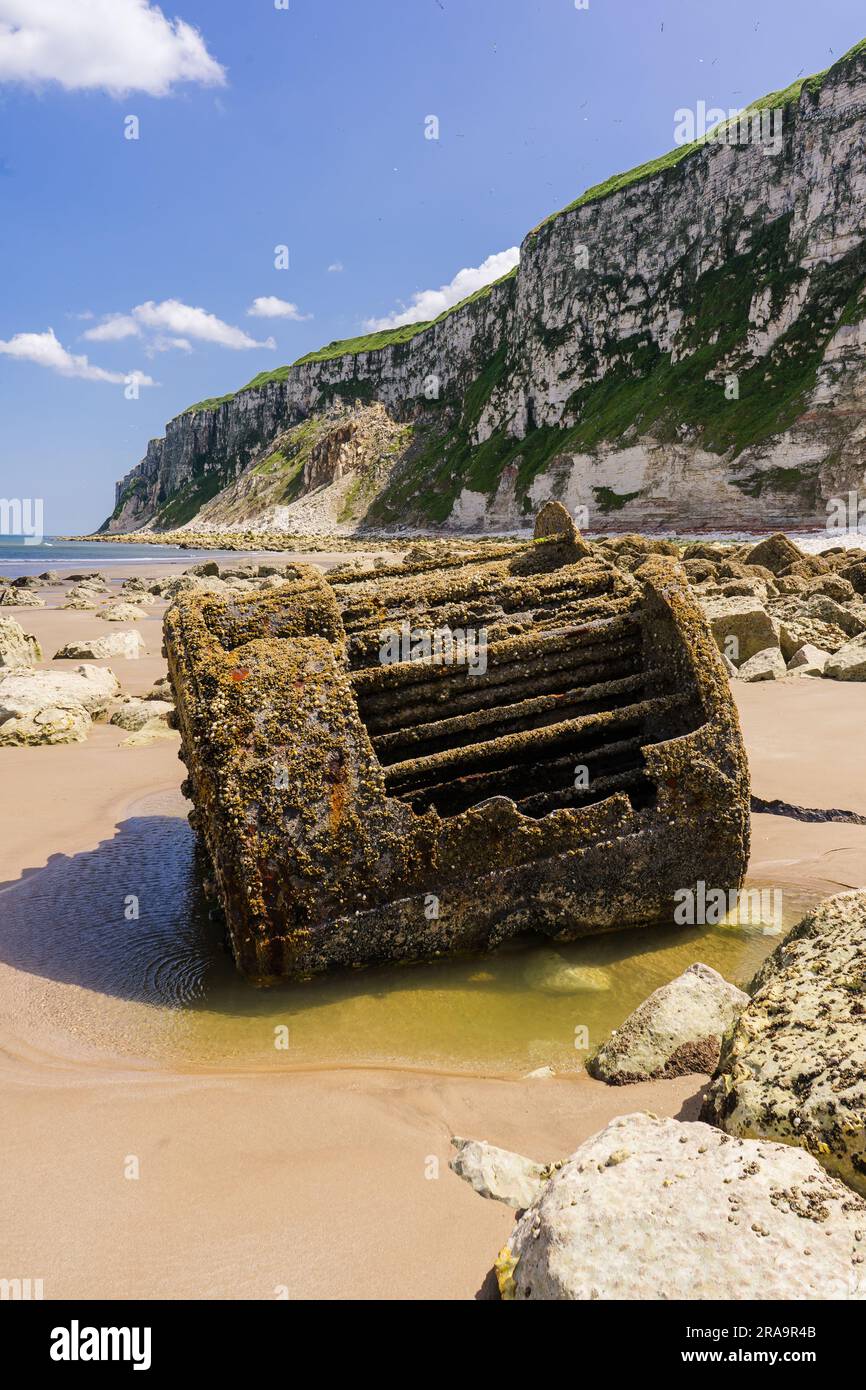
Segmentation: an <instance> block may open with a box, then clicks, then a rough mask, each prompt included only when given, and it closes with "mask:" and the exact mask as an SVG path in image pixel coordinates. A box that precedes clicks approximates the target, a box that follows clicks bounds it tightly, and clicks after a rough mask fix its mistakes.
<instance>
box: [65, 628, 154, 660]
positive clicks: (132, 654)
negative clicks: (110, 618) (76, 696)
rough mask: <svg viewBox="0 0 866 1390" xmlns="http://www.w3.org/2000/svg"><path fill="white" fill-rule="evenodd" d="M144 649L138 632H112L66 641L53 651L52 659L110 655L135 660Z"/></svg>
mask: <svg viewBox="0 0 866 1390" xmlns="http://www.w3.org/2000/svg"><path fill="white" fill-rule="evenodd" d="M146 651H147V648H146V647H145V645H144V641H143V639H142V636H141V633H140V632H112V633H110V634H109V636H108V637H88V638H82V639H81V640H80V641H76V642H67V643H66V645H65V646H64V647H61V648H60V650H59V651H56V652H55V653H54V660H55V661H81V660H87V659H92V660H94V661H105V660H107V659H108V658H109V657H112V656H121V657H124V658H126V660H128V661H137V660H138V658H139V657H141V656H144V655H145V654H146Z"/></svg>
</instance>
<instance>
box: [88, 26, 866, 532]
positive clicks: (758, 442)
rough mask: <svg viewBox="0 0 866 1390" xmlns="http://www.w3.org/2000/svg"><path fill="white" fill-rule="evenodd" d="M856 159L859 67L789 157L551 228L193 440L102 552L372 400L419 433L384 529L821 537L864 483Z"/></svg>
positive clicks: (812, 107)
mask: <svg viewBox="0 0 866 1390" xmlns="http://www.w3.org/2000/svg"><path fill="white" fill-rule="evenodd" d="M864 136H866V55H864V54H860V53H858V52H856V51H853V52H852V54H851V55H848V56H847V57H846V58H845V59H843V60H841V61H840V62H839V63H838V64H836V66H835V67H834V68H833V69H831V70H830V72H829V73H828V74H827V75H826V76H825V78H824V79H823V81H822V82H820V83H817V82H816V83H812V84H811V85H807V86H804V88H803V89H802V90H801V92H800V95H799V97H798V98H796V99H795V100H794V101H793V102H792V103H791V104H790V105H787V106H785V108H784V111H783V117H782V138H781V148H780V149H779V152H778V153H776V154H769V153H766V152H765V150H764V148H763V147H761V146H760V145H758V144H752V145H739V146H728V145H722V144H708V145H705V146H703V147H701V148H699V149H697V150H695V151H693V152H691V153H689V154H687V155H686V156H685V157H684V158H683V159H681V160H680V161H679V162H678V163H676V164H672V165H669V166H668V167H665V168H663V169H661V170H660V171H658V172H655V173H651V174H650V175H649V176H645V177H642V178H641V179H639V180H637V181H633V182H631V183H630V184H627V185H626V186H624V187H622V188H620V189H619V191H615V192H612V193H609V194H607V195H606V196H603V197H596V198H594V199H591V200H589V201H586V202H585V203H583V205H581V206H577V207H575V208H573V209H571V210H566V211H564V212H563V213H560V214H559V215H557V216H555V217H553V218H551V219H550V220H548V221H547V222H546V223H544V224H542V225H541V226H540V227H539V228H537V229H536V230H535V231H534V232H531V233H530V234H529V236H527V237H526V239H525V240H524V243H523V246H522V248H521V261H520V267H519V271H518V274H517V275H516V276H514V277H511V278H509V279H507V280H505V281H502V282H500V283H499V284H497V285H495V286H493V287H491V289H490V290H489V292H488V293H487V294H483V295H482V296H480V297H478V298H476V299H474V300H472V301H469V302H467V303H466V304H465V305H464V306H462V307H460V308H458V309H456V310H454V311H453V312H452V313H450V314H449V315H447V316H446V317H445V318H444V319H442V320H440V321H438V322H437V323H435V324H432V325H430V326H429V327H427V328H426V329H424V330H422V331H421V332H419V333H418V334H417V335H416V336H415V337H414V338H412V339H410V340H409V341H408V342H405V343H397V344H394V345H392V346H389V347H385V348H382V349H379V350H377V351H368V352H363V353H357V354H346V355H343V356H337V357H334V358H331V359H330V360H319V361H312V362H302V363H300V364H298V365H296V366H295V367H292V368H290V369H289V371H288V373H287V375H286V377H285V379H284V380H277V381H273V382H271V383H269V384H267V385H265V386H262V387H260V388H257V389H253V390H245V391H242V392H239V393H238V394H237V395H236V396H234V397H233V398H232V399H230V400H228V401H226V402H224V403H223V404H221V405H218V406H216V407H215V408H213V409H210V410H199V411H196V412H192V413H190V412H188V413H186V414H185V415H181V416H178V417H177V419H175V420H173V421H171V422H170V423H169V425H168V427H167V430H166V436H165V439H164V440H156V441H152V442H151V444H150V445H149V447H148V452H147V455H146V457H145V459H144V460H143V462H142V463H141V464H139V465H138V467H137V468H136V469H133V470H132V472H131V473H130V474H128V475H127V476H126V478H124V479H123V480H122V482H121V483H119V484H118V507H117V509H116V511H115V514H114V516H113V517H112V518H111V520H110V522H109V523H108V526H109V529H111V530H112V531H124V530H128V529H131V528H133V527H137V526H141V525H144V524H148V523H150V522H152V521H153V520H154V519H155V518H156V519H157V524H158V525H160V526H169V525H176V524H184V523H187V522H192V521H193V518H194V517H195V515H196V513H197V511H198V509H199V507H200V506H201V505H202V504H203V503H204V502H206V501H207V500H208V499H210V498H212V497H214V496H215V495H216V494H217V493H218V492H219V491H220V490H221V489H222V488H223V487H225V486H226V485H229V484H231V483H232V482H233V481H234V480H235V479H237V478H238V477H239V476H241V475H242V474H243V473H244V471H245V470H246V469H247V468H248V467H249V466H250V464H251V463H254V462H255V460H257V459H259V458H261V457H262V451H263V450H266V449H267V447H268V445H269V444H270V443H271V441H273V439H274V438H275V436H276V435H277V434H278V433H279V432H280V431H281V430H285V429H286V428H287V427H288V426H290V425H292V424H296V423H297V422H299V421H301V420H303V419H305V418H307V417H308V416H310V415H312V414H315V413H317V412H321V411H322V410H323V409H325V408H326V407H328V406H329V405H330V404H332V403H333V402H334V401H335V399H336V400H340V399H342V400H343V401H349V402H351V401H352V400H353V399H356V398H357V399H358V400H359V401H361V402H368V403H369V402H371V401H374V400H377V401H380V402H381V403H382V405H383V406H384V408H385V410H386V411H387V412H388V414H389V416H390V417H391V418H392V419H393V420H394V421H398V422H403V423H411V424H412V425H413V431H412V433H413V439H412V443H411V444H410V445H408V446H407V448H406V450H405V454H404V456H403V457H402V459H401V460H400V461H399V462H398V463H397V464H396V466H395V467H394V469H393V470H392V471H391V473H390V476H389V478H388V480H387V481H386V482H385V484H384V486H383V490H382V492H381V494H380V496H379V497H378V498H377V499H376V500H374V502H373V503H372V506H371V509H370V512H369V517H368V520H370V521H371V522H375V523H376V524H378V525H383V526H387V525H400V524H404V525H405V524H410V525H424V524H425V523H426V524H431V523H432V524H444V525H446V526H449V527H451V528H455V529H472V530H477V529H479V528H481V527H487V528H489V529H511V528H513V527H516V526H520V525H521V524H523V523H524V522H525V520H526V518H527V516H528V515H529V514H530V512H531V511H533V510H534V509H535V508H536V507H537V505H538V504H539V503H540V502H543V501H545V500H547V499H548V498H550V497H556V498H559V499H560V500H562V501H563V502H564V503H565V505H566V506H567V507H569V509H570V510H572V511H576V510H577V509H578V508H585V509H586V514H587V520H588V524H589V526H590V527H592V528H594V529H604V530H610V529H617V528H624V529H642V530H646V529H652V528H655V527H659V528H662V527H680V528H682V527H699V526H707V527H720V526H732V527H737V528H739V527H756V528H758V527H764V526H770V527H777V526H788V527H790V526H797V525H803V526H811V525H816V524H822V523H823V522H824V520H825V516H826V502H827V499H828V498H830V497H833V496H839V495H840V494H844V493H846V492H847V491H848V490H849V489H851V488H857V487H858V486H861V485H862V481H863V477H864V469H866V445H864V431H866V138H864ZM289 512H291V505H290V506H289Z"/></svg>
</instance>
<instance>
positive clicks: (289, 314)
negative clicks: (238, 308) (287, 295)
mask: <svg viewBox="0 0 866 1390" xmlns="http://www.w3.org/2000/svg"><path fill="white" fill-rule="evenodd" d="M247 314H248V315H249V316H250V318H254V319H294V320H295V322H297V323H301V322H302V321H303V320H304V319H311V318H312V317H313V316H312V314H302V313H301V311H300V309H299V308H298V306H297V304H290V303H289V301H288V300H287V299H277V296H276V295H275V294H260V295H259V296H258V298H257V299H254V300H253V302H252V304H251V305H250V307H249V308H248V309H247Z"/></svg>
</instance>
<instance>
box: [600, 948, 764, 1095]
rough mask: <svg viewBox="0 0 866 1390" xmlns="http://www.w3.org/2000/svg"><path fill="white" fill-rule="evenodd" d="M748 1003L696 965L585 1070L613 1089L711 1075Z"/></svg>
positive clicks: (641, 1009) (646, 1005) (642, 1007)
mask: <svg viewBox="0 0 866 1390" xmlns="http://www.w3.org/2000/svg"><path fill="white" fill-rule="evenodd" d="M748 1002H749V996H748V995H747V994H744V993H743V991H742V990H741V989H737V987H736V985H731V984H729V983H728V981H727V980H725V979H723V978H722V976H721V975H719V974H718V972H717V971H715V970H713V969H711V968H710V966H709V965H703V964H702V963H701V962H700V961H698V962H696V963H695V964H694V965H690V966H689V968H688V970H685V971H683V973H682V975H678V976H677V978H676V979H675V980H671V981H670V983H669V984H666V985H662V986H661V988H660V989H657V990H655V992H654V993H653V994H651V995H650V996H649V998H648V999H645V1000H644V1002H643V1003H642V1004H639V1005H638V1007H637V1008H636V1009H635V1011H634V1013H631V1014H629V1016H628V1018H627V1019H626V1020H625V1022H624V1023H623V1024H622V1025H621V1026H620V1027H619V1028H618V1029H617V1030H616V1032H615V1033H613V1034H612V1035H611V1037H609V1038H608V1040H607V1042H604V1043H602V1045H601V1047H600V1048H599V1049H598V1051H597V1052H596V1053H595V1054H594V1056H592V1057H590V1058H589V1060H588V1061H587V1064H586V1069H587V1071H588V1072H589V1073H590V1075H591V1076H595V1077H597V1078H598V1080H599V1081H606V1082H607V1083H608V1084H609V1085H612V1086H622V1085H626V1084H629V1083H631V1082H634V1081H653V1080H655V1079H656V1078H657V1077H661V1076H688V1075H689V1074H690V1073H692V1072H707V1073H712V1072H714V1071H715V1069H716V1066H717V1065H718V1060H719V1049H720V1047H721V1044H722V1038H723V1036H724V1034H725V1033H726V1032H727V1030H728V1029H729V1028H730V1026H731V1024H732V1023H733V1022H734V1019H735V1018H736V1017H737V1015H738V1014H739V1012H740V1010H741V1009H743V1008H745V1006H746V1005H747V1004H748Z"/></svg>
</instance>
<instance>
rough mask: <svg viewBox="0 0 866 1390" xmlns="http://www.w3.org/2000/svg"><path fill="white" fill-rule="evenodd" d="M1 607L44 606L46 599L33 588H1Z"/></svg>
mask: <svg viewBox="0 0 866 1390" xmlns="http://www.w3.org/2000/svg"><path fill="white" fill-rule="evenodd" d="M0 607H2V608H44V607H45V600H44V598H40V597H39V595H38V594H35V593H33V591H32V590H31V589H26V588H23V587H16V586H12V587H11V588H9V589H4V588H0Z"/></svg>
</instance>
